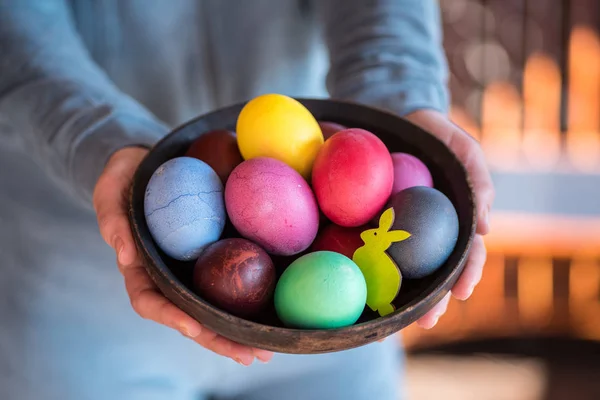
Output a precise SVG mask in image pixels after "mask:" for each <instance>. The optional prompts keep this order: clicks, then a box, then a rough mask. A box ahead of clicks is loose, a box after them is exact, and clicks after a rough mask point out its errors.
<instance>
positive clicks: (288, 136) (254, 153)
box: [236, 94, 324, 179]
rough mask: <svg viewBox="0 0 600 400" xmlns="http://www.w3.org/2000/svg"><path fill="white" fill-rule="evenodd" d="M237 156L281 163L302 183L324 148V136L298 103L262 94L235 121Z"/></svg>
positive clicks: (277, 96)
mask: <svg viewBox="0 0 600 400" xmlns="http://www.w3.org/2000/svg"><path fill="white" fill-rule="evenodd" d="M236 130H237V136H238V146H239V148H240V152H241V153H242V156H243V157H244V159H245V160H250V159H252V158H256V157H269V158H274V159H276V160H280V161H282V162H284V163H286V164H287V165H289V166H290V167H292V168H293V169H295V170H296V171H297V172H298V173H300V174H301V175H302V176H303V177H304V178H305V179H309V178H310V174H311V170H312V166H313V163H314V160H315V157H316V156H317V153H318V152H319V149H320V148H321V146H322V145H323V141H324V139H323V133H322V132H321V128H320V127H319V124H318V123H317V120H316V119H315V118H314V117H313V115H312V114H311V113H310V111H308V110H307V109H306V107H304V106H303V105H302V104H301V103H300V102H298V101H297V100H295V99H293V98H291V97H288V96H284V95H280V94H265V95H262V96H259V97H256V98H254V99H252V100H250V101H249V102H248V103H247V104H246V105H245V106H244V108H243V109H242V111H241V112H240V115H239V116H238V120H237V128H236Z"/></svg>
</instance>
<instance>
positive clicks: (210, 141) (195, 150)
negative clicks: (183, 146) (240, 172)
mask: <svg viewBox="0 0 600 400" xmlns="http://www.w3.org/2000/svg"><path fill="white" fill-rule="evenodd" d="M185 156H186V157H193V158H197V159H199V160H202V161H204V162H205V163H207V164H208V165H209V166H210V167H211V168H212V169H214V170H215V172H216V173H217V175H219V178H221V182H223V184H225V182H227V178H228V177H229V174H231V171H233V169H234V168H235V167H236V166H237V165H238V164H240V163H241V162H242V161H244V160H243V159H242V155H241V154H240V150H239V149H238V144H237V138H236V135H235V133H233V132H231V131H227V130H224V129H219V130H214V131H210V132H206V133H204V134H202V136H200V137H199V138H198V139H196V140H195V141H194V142H193V143H192V145H191V146H190V147H189V149H188V151H187V152H186V153H185Z"/></svg>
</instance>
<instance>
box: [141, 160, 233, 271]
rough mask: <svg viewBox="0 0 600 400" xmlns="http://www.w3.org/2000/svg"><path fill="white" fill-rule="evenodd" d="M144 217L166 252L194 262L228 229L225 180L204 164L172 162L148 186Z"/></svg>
mask: <svg viewBox="0 0 600 400" xmlns="http://www.w3.org/2000/svg"><path fill="white" fill-rule="evenodd" d="M144 215H145V216H146V222H147V224H148V229H149V230H150V233H151V235H152V238H153V239H154V241H155V242H156V244H157V245H158V247H160V248H161V250H162V251H164V252H165V253H166V254H167V255H168V256H170V257H172V258H174V259H177V260H181V261H190V260H194V259H196V258H198V256H199V255H200V253H201V252H202V250H203V249H204V247H206V246H207V245H209V244H211V243H213V242H215V241H217V240H218V239H219V237H220V236H221V233H222V232H223V229H224V227H225V220H226V218H227V216H226V213H225V202H224V199H223V184H222V183H221V179H219V176H218V175H217V173H216V172H215V171H214V170H213V169H212V168H211V167H209V166H208V164H206V163H205V162H203V161H200V160H198V159H195V158H190V157H178V158H174V159H171V160H169V161H167V162H165V163H164V164H162V165H161V166H160V167H159V168H158V169H157V170H156V171H154V174H152V177H151V178H150V181H149V182H148V186H147V187H146V194H145V197H144Z"/></svg>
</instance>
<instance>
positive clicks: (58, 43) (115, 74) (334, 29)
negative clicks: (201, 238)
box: [0, 0, 447, 200]
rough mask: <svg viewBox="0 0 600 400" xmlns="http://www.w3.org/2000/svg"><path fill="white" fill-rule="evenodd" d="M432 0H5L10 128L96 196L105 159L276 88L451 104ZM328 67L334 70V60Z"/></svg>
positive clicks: (2, 87) (0, 20)
mask: <svg viewBox="0 0 600 400" xmlns="http://www.w3.org/2000/svg"><path fill="white" fill-rule="evenodd" d="M440 40H441V37H440V25H439V20H438V9H437V4H436V2H435V1H433V0H377V1H364V0H321V1H317V0H315V1H309V0H252V1H239V0H212V1H211V0H206V1H193V0H177V1H166V0H128V1H119V0H102V1H82V0H71V1H68V0H43V1H42V0H0V49H1V51H2V53H1V57H0V125H1V126H3V128H4V131H5V132H4V135H6V134H7V133H6V130H8V134H11V133H12V134H16V135H19V136H21V137H22V138H23V140H24V141H25V142H26V143H27V144H28V145H29V146H31V147H32V148H33V149H35V157H36V158H37V159H38V160H39V162H40V163H41V164H42V165H43V166H44V168H45V169H46V171H47V172H48V173H49V174H51V175H53V176H55V177H57V178H59V179H60V180H61V181H62V182H64V183H66V184H67V185H68V188H69V189H71V190H72V191H73V192H75V193H77V194H78V195H79V196H81V197H82V198H84V199H85V200H89V198H90V193H91V191H92V188H93V185H94V183H95V181H96V178H97V176H98V174H99V172H100V171H101V169H102V167H103V165H104V162H105V161H106V159H107V157H108V156H109V155H110V154H111V153H112V152H114V151H115V150H116V149H118V148H120V147H122V146H125V145H129V144H136V143H139V144H148V145H151V144H152V143H154V142H155V141H156V140H157V139H158V138H160V137H161V136H162V135H164V134H165V132H167V130H168V129H169V127H171V126H173V125H174V124H179V123H181V122H184V121H185V120H187V119H190V118H191V117H193V116H196V115H197V114H199V113H202V112H205V111H208V110H212V109H215V108H217V107H221V106H225V105H229V104H231V103H234V102H238V101H243V100H247V99H249V98H250V97H253V96H255V95H257V94H260V93H263V92H266V91H270V92H280V93H285V94H289V95H303V96H325V95H327V92H326V91H325V87H324V86H323V83H324V81H325V80H324V77H325V76H324V75H325V73H328V76H327V89H328V90H329V94H330V95H331V96H333V97H337V98H347V99H352V100H357V101H361V102H365V103H369V104H372V105H380V106H385V107H387V108H389V109H391V110H393V111H395V112H398V113H399V114H404V113H407V112H409V111H413V110H415V109H417V108H423V107H427V108H436V109H440V110H444V109H445V108H446V106H447V93H446V85H445V80H446V75H447V73H446V66H445V59H444V56H443V50H442V47H441V45H440ZM328 64H329V65H328Z"/></svg>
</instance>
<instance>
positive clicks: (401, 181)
mask: <svg viewBox="0 0 600 400" xmlns="http://www.w3.org/2000/svg"><path fill="white" fill-rule="evenodd" d="M392 162H393V163H394V185H393V186H392V196H393V195H394V194H396V193H398V192H400V191H401V190H404V189H407V188H409V187H413V186H427V187H433V178H432V177H431V172H429V169H427V166H426V165H425V164H424V163H423V162H422V161H421V160H419V159H418V158H417V157H415V156H413V155H411V154H406V153H392Z"/></svg>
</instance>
